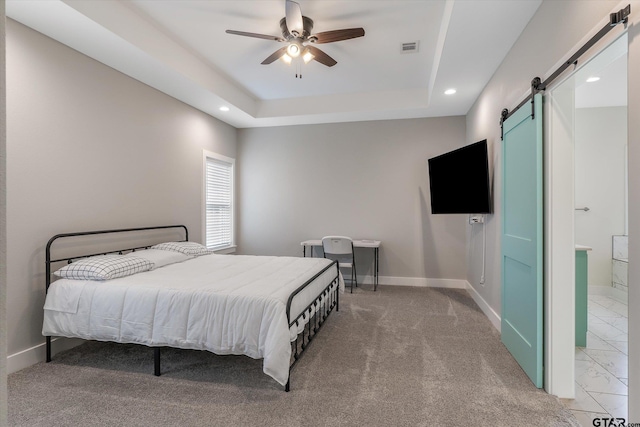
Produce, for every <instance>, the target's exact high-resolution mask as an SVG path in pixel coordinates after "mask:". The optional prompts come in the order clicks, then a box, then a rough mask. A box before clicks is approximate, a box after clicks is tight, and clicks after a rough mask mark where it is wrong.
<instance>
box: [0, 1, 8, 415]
mask: <svg viewBox="0 0 640 427" xmlns="http://www.w3.org/2000/svg"><path fill="white" fill-rule="evenodd" d="M4 6H5V3H4V0H0V426H3V425H5V424H6V422H7V313H6V311H7V302H6V297H7V274H6V273H7V270H6V268H7V221H6V219H7V217H6V213H7V203H6V179H5V178H6V135H7V132H6V131H7V127H6V116H7V115H6V102H5V98H6V91H5V87H6V84H5V69H6V67H5V12H4Z"/></svg>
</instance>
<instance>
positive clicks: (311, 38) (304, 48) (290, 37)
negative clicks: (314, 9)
mask: <svg viewBox="0 0 640 427" xmlns="http://www.w3.org/2000/svg"><path fill="white" fill-rule="evenodd" d="M280 29H281V30H282V37H280V36H269V35H266V34H256V33H247V32H245V31H235V30H227V31H226V32H227V33H228V34H235V35H238V36H245V37H255V38H258V39H266V40H274V41H277V42H281V43H283V42H284V43H287V46H284V47H281V48H280V49H278V50H276V51H275V52H273V53H272V54H271V55H269V56H268V57H267V58H266V59H265V60H264V61H262V64H263V65H267V64H271V63H272V62H274V61H276V60H278V59H280V58H282V59H283V60H284V61H285V62H287V63H291V61H292V60H293V59H294V58H297V57H299V56H302V59H303V61H304V62H305V64H306V63H308V62H309V61H311V60H315V61H318V62H319V63H321V64H323V65H326V66H327V67H333V66H334V65H336V64H337V61H336V60H335V59H333V58H332V57H330V56H329V55H327V54H326V53H324V52H323V51H321V50H320V49H318V48H317V47H315V46H312V44H322V43H333V42H339V41H342V40H348V39H354V38H356V37H363V36H364V28H347V29H343V30H333V31H325V32H322V33H317V34H311V30H313V20H312V19H311V18H308V17H306V16H302V12H301V10H300V5H299V4H298V3H296V2H295V1H292V0H286V7H285V17H284V18H282V19H281V20H280Z"/></svg>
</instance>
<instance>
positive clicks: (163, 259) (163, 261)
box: [125, 249, 194, 270]
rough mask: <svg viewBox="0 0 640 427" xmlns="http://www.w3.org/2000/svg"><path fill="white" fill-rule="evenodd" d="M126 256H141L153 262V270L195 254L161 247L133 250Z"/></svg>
mask: <svg viewBox="0 0 640 427" xmlns="http://www.w3.org/2000/svg"><path fill="white" fill-rule="evenodd" d="M125 256H126V257H140V258H143V259H146V260H147V261H149V262H151V263H153V267H152V268H151V270H155V269H156V268H160V267H164V266H165V265H169V264H175V263H177V262H183V261H186V260H188V259H191V258H193V257H194V256H193V255H185V254H182V253H180V252H173V251H163V250H161V249H145V250H139V251H135V252H131V253H129V254H127V255H125Z"/></svg>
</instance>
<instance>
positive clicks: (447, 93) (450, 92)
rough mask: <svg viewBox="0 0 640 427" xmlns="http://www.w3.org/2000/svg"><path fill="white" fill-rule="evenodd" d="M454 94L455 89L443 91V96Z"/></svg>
mask: <svg viewBox="0 0 640 427" xmlns="http://www.w3.org/2000/svg"><path fill="white" fill-rule="evenodd" d="M454 93H456V90H455V89H447V90H445V91H444V94H445V95H453V94H454Z"/></svg>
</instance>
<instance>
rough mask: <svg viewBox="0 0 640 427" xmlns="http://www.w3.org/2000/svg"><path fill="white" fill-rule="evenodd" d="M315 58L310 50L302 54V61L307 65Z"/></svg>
mask: <svg viewBox="0 0 640 427" xmlns="http://www.w3.org/2000/svg"><path fill="white" fill-rule="evenodd" d="M313 58H315V55H314V54H313V53H311V51H310V50H309V49H308V48H307V49H305V50H304V52H303V53H302V60H303V61H304V63H305V64H308V63H309V62H310V61H311V60H313Z"/></svg>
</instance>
